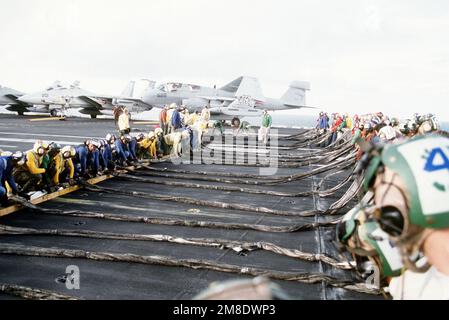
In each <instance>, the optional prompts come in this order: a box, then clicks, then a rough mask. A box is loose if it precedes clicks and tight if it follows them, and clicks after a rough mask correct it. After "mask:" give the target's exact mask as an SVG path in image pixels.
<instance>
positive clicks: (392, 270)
mask: <svg viewBox="0 0 449 320" xmlns="http://www.w3.org/2000/svg"><path fill="white" fill-rule="evenodd" d="M366 209H368V207H367V206H366V205H361V204H358V205H357V206H355V207H354V208H353V209H352V210H351V211H349V212H348V213H347V214H346V215H345V216H344V217H343V219H342V221H341V222H340V223H339V225H338V226H337V240H338V241H339V242H340V243H341V244H342V245H343V246H344V247H345V248H346V249H347V250H348V251H349V252H351V253H352V255H353V257H354V260H355V261H356V264H357V266H356V270H357V272H358V273H359V274H361V275H362V276H363V275H364V274H367V275H369V274H371V273H372V271H373V268H372V267H370V266H372V265H375V266H377V268H378V269H379V271H380V278H381V279H386V278H388V277H397V276H399V275H400V274H401V273H402V270H403V263H402V259H401V255H400V252H399V250H398V249H397V248H396V247H394V246H392V244H391V242H390V241H389V236H388V234H387V233H386V232H384V231H383V230H382V229H381V228H380V226H379V224H378V223H377V222H376V221H375V220H373V219H370V218H369V216H368V214H367V213H366V211H365V210H366ZM366 269H369V270H366Z"/></svg>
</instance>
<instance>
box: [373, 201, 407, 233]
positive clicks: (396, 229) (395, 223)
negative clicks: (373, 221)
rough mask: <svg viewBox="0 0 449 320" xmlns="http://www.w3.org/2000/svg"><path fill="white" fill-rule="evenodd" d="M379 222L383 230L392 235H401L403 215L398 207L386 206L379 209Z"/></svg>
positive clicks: (403, 223) (403, 225) (403, 222)
mask: <svg viewBox="0 0 449 320" xmlns="http://www.w3.org/2000/svg"><path fill="white" fill-rule="evenodd" d="M379 224H380V227H381V228H382V230H383V231H385V232H386V233H388V234H389V235H391V236H393V237H399V236H401V235H402V233H403V231H404V227H405V221H404V216H403V215H402V213H401V212H400V211H399V209H398V208H396V207H392V206H387V207H382V208H381V210H380V217H379Z"/></svg>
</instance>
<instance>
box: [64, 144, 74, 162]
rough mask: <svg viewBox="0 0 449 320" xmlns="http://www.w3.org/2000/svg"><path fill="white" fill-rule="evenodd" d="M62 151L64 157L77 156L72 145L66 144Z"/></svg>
mask: <svg viewBox="0 0 449 320" xmlns="http://www.w3.org/2000/svg"><path fill="white" fill-rule="evenodd" d="M61 153H62V156H63V157H64V158H66V159H68V158H73V157H75V155H76V150H75V148H74V147H72V146H65V147H64V148H62V150H61Z"/></svg>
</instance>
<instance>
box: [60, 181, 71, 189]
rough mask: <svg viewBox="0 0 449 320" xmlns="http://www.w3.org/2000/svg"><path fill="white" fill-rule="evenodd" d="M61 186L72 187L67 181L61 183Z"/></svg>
mask: <svg viewBox="0 0 449 320" xmlns="http://www.w3.org/2000/svg"><path fill="white" fill-rule="evenodd" d="M60 187H62V188H64V189H67V188H69V187H70V184H69V183H67V182H64V183H61V184H60Z"/></svg>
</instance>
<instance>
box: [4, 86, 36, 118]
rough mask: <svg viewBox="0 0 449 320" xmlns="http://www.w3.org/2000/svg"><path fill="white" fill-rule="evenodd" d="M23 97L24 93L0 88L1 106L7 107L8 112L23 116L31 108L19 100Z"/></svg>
mask: <svg viewBox="0 0 449 320" xmlns="http://www.w3.org/2000/svg"><path fill="white" fill-rule="evenodd" d="M23 95H24V93H23V92H20V91H17V90H14V89H11V88H7V87H2V86H0V106H6V109H7V110H9V111H13V112H17V113H18V114H19V115H23V113H24V112H26V111H27V107H29V105H28V104H27V103H25V102H22V101H20V100H19V98H20V97H21V96H23Z"/></svg>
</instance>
